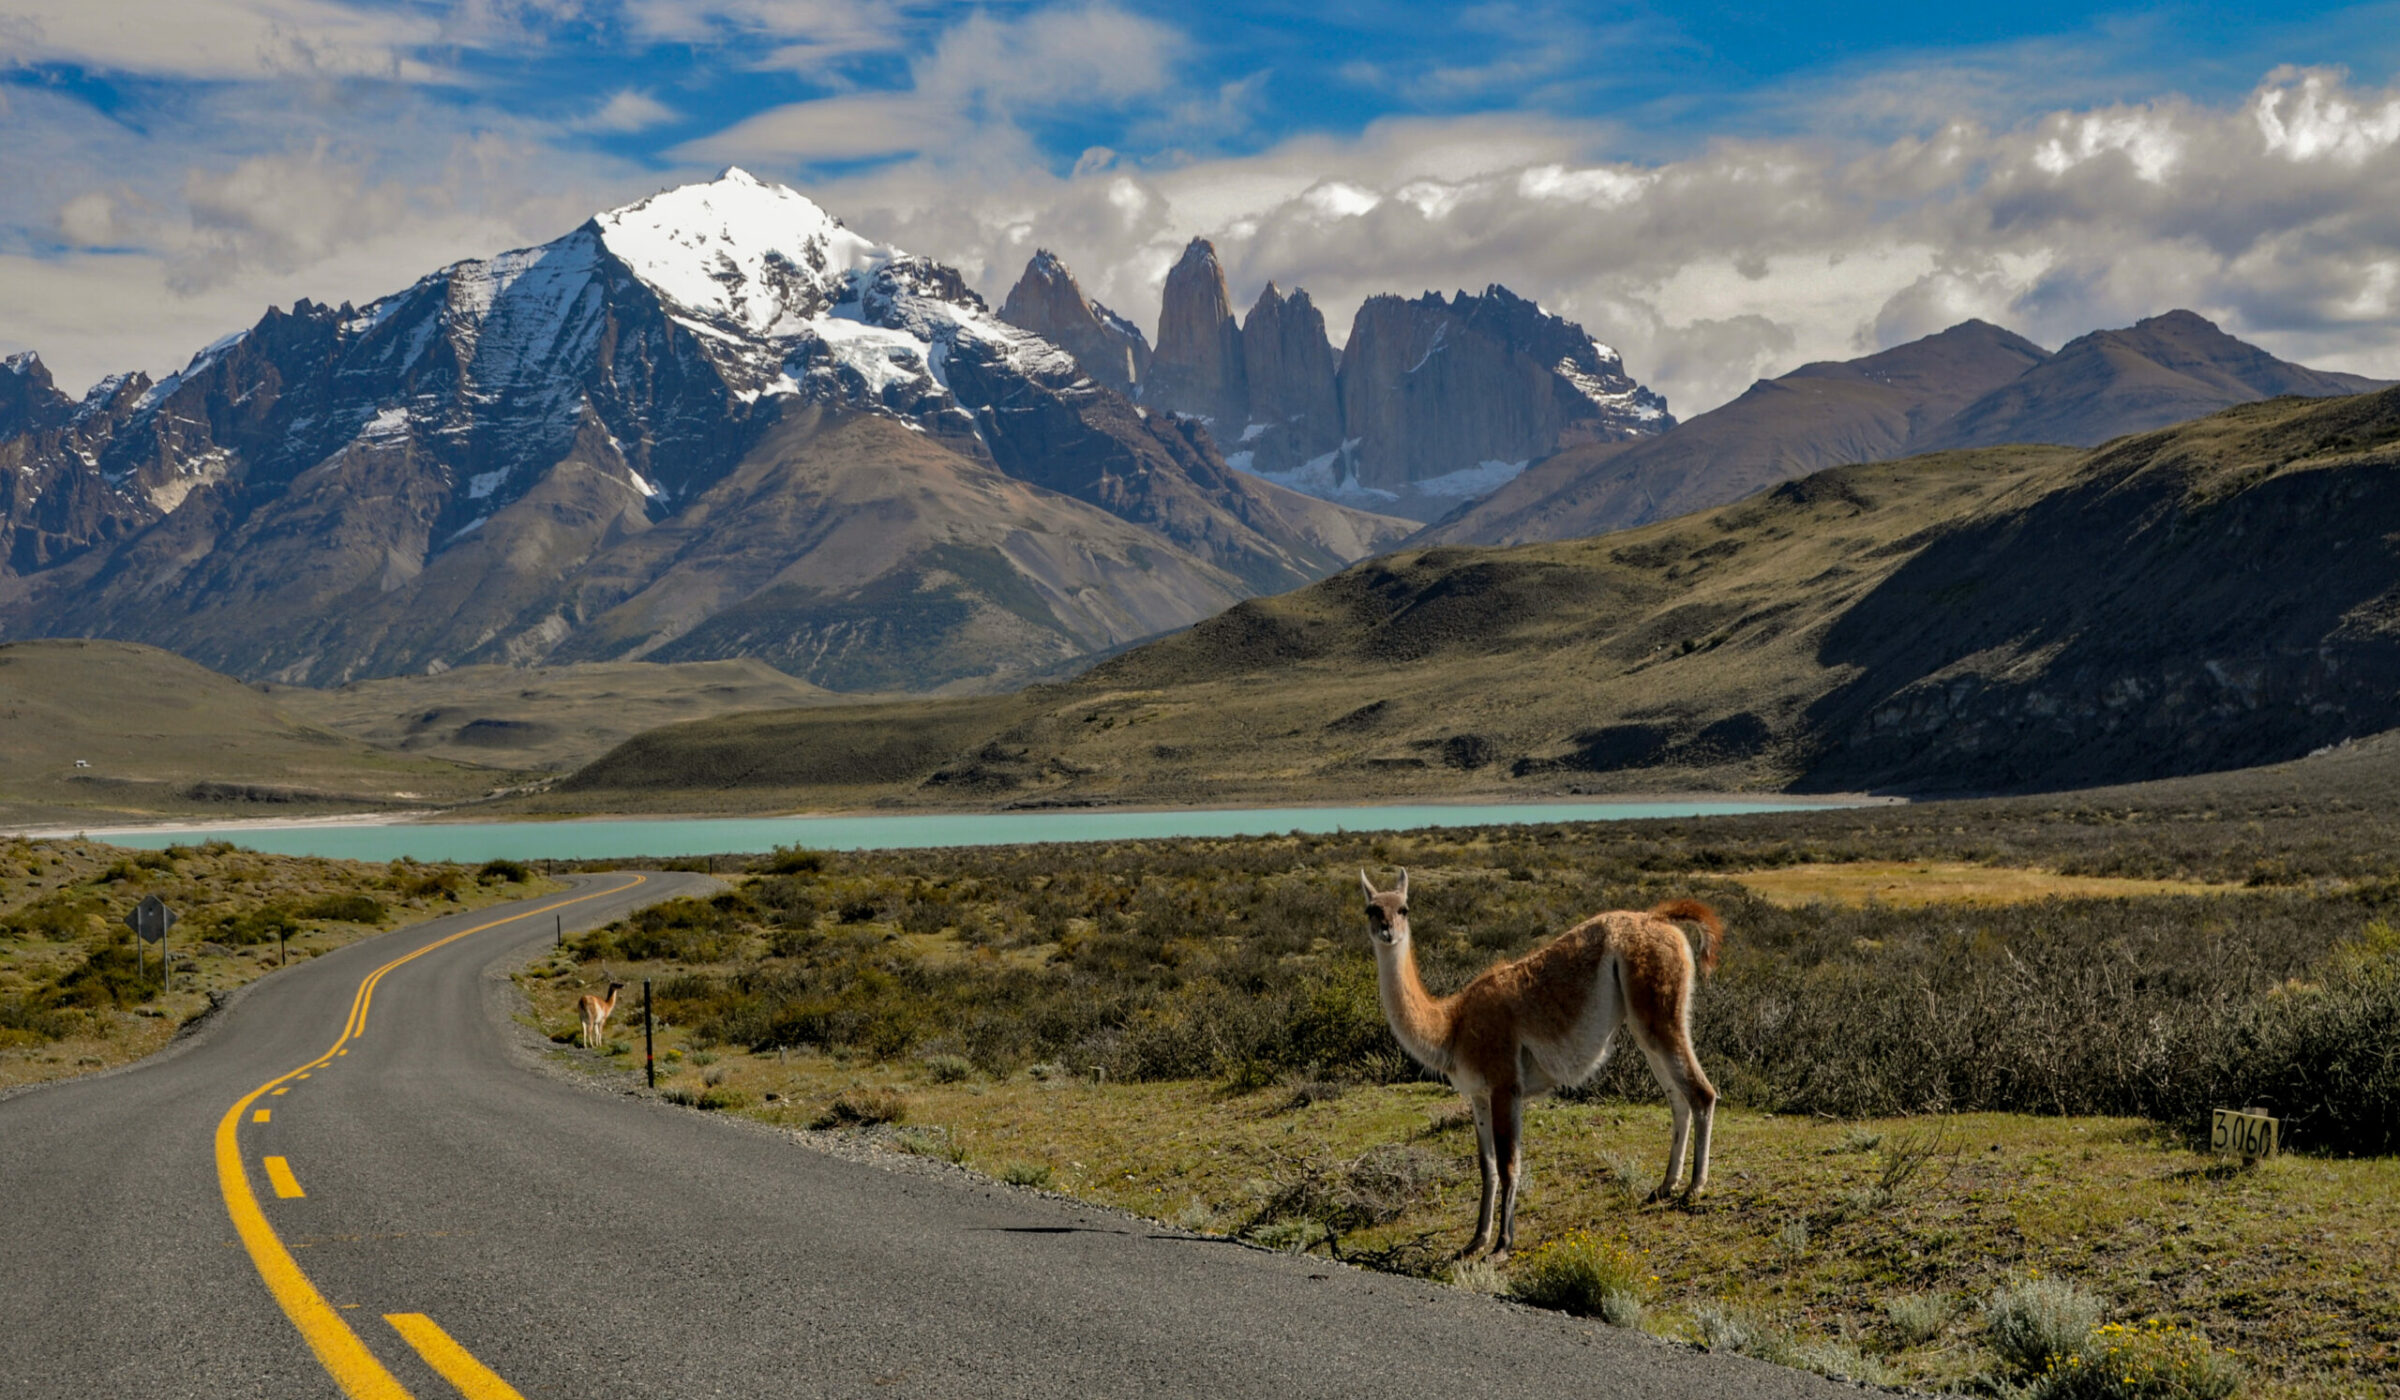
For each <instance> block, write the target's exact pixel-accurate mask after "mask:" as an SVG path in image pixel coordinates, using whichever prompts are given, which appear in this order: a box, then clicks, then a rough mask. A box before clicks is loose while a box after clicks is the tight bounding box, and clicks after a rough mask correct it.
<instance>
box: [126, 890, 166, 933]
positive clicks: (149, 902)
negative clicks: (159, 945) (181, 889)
mask: <svg viewBox="0 0 2400 1400" xmlns="http://www.w3.org/2000/svg"><path fill="white" fill-rule="evenodd" d="M177 917H178V915H177V914H176V913H175V911H174V910H172V909H169V908H168V907H167V902H166V901H165V900H163V899H160V898H159V897H158V896H157V895H154V894H146V895H143V896H142V902H141V903H139V904H136V905H135V906H133V912H132V913H130V914H127V915H126V916H125V923H126V926H127V927H129V928H131V929H132V930H133V931H134V933H135V934H136V935H137V936H138V937H140V939H141V940H142V941H143V942H144V943H156V942H157V941H159V940H160V939H162V938H164V937H166V936H167V930H168V929H171V928H173V927H175V920H176V919H177Z"/></svg>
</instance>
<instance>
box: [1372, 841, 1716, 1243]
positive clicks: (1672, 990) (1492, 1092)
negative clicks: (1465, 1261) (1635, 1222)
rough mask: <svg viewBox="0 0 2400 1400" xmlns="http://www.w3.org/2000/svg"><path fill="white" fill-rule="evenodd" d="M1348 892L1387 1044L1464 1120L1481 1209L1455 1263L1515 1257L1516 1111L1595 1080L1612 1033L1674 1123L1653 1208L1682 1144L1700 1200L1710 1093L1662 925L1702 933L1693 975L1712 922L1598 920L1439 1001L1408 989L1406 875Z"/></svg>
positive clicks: (1693, 912)
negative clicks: (1626, 1037) (1653, 1083)
mask: <svg viewBox="0 0 2400 1400" xmlns="http://www.w3.org/2000/svg"><path fill="white" fill-rule="evenodd" d="M1358 882H1359V884H1360V885H1362V886H1364V887H1365V889H1366V892H1367V932H1368V934H1369V936H1370V937H1371V938H1372V939H1373V941H1374V947H1375V968H1376V974H1377V980H1378V982H1379V983H1380V985H1381V987H1382V992H1383V1014H1384V1018H1385V1019H1386V1020H1388V1021H1389V1022H1391V1027H1392V1034H1393V1035H1395V1036H1397V1037H1399V1040H1400V1046H1401V1048H1402V1049H1404V1050H1406V1051H1407V1052H1408V1053H1409V1055H1410V1056H1411V1057H1412V1058H1414V1059H1415V1060H1416V1061H1417V1062H1418V1063H1419V1064H1421V1065H1423V1066H1425V1067H1426V1068H1427V1069H1430V1070H1432V1071H1433V1072H1434V1073H1436V1074H1439V1075H1443V1076H1445V1077H1447V1078H1448V1079H1449V1081H1450V1082H1451V1084H1452V1085H1454V1086H1456V1088H1457V1089H1458V1091H1459V1093H1460V1094H1462V1095H1464V1096H1465V1097H1466V1100H1467V1106H1468V1107H1469V1108H1470V1109H1472V1110H1473V1112H1474V1114H1475V1137H1476V1149H1477V1150H1476V1164H1477V1166H1478V1167H1480V1168H1481V1170H1482V1173H1483V1199H1482V1206H1481V1210H1480V1213H1479V1214H1478V1215H1477V1217H1476V1221H1475V1237H1474V1238H1473V1239H1472V1240H1470V1241H1468V1243H1467V1247H1466V1248H1465V1249H1464V1250H1462V1251H1460V1253H1461V1255H1462V1257H1465V1256H1472V1255H1475V1254H1478V1253H1480V1252H1482V1251H1484V1250H1486V1249H1490V1250H1492V1252H1493V1254H1494V1256H1495V1257H1504V1256H1505V1255H1506V1254H1507V1253H1508V1251H1509V1249H1510V1248H1511V1247H1512V1246H1513V1245H1514V1243H1515V1240H1516V1233H1517V1185H1518V1182H1519V1180H1520V1178H1521V1176H1522V1174H1523V1173H1522V1162H1521V1161H1520V1155H1519V1146H1520V1144H1521V1143H1522V1141H1523V1138H1524V1114H1525V1100H1526V1098H1527V1097H1528V1096H1530V1095H1533V1094H1541V1093H1547V1092H1549V1091H1550V1090H1552V1089H1559V1088H1564V1087H1566V1086H1568V1085H1571V1084H1580V1083H1582V1082H1583V1081H1584V1080H1586V1079H1589V1078H1590V1077H1591V1076H1592V1075H1594V1074H1596V1073H1598V1072H1599V1070H1600V1067H1601V1066H1602V1065H1604V1064H1606V1063H1607V1062H1608V1056H1609V1051H1610V1050H1611V1049H1612V1048H1613V1046H1614V1045H1615V1042H1616V1032H1617V1027H1618V1026H1619V1025H1620V1024H1622V1025H1624V1026H1625V1027H1626V1028H1627V1029H1629V1030H1630V1031H1631V1032H1632V1034H1633V1043H1634V1044H1635V1045H1637V1046H1639V1047H1640V1048H1641V1051H1642V1055H1643V1057H1644V1058H1646V1059H1647V1060H1649V1062H1650V1073H1651V1075H1652V1077H1654V1078H1656V1079H1657V1080H1658V1083H1659V1087H1660V1088H1662V1089H1665V1090H1666V1091H1667V1101H1668V1102H1669V1104H1671V1105H1672V1106H1673V1110H1674V1115H1675V1128H1674V1140H1673V1142H1672V1144H1671V1145H1670V1147H1669V1148H1668V1151H1667V1175H1666V1179H1665V1180H1664V1181H1662V1182H1660V1183H1659V1186H1658V1189H1657V1190H1656V1191H1654V1192H1652V1193H1651V1199H1652V1200H1657V1199H1659V1198H1661V1197H1664V1196H1667V1195H1670V1194H1671V1193H1672V1192H1673V1191H1674V1189H1675V1179H1676V1177H1677V1176H1679V1175H1681V1173H1682V1170H1683V1153H1684V1146H1685V1143H1686V1140H1687V1139H1689V1141H1690V1143H1691V1147H1692V1179H1691V1185H1690V1187H1689V1188H1688V1195H1689V1196H1697V1195H1699V1194H1700V1193H1701V1191H1703V1190H1704V1189H1706V1187H1707V1185H1708V1134H1709V1126H1710V1123H1711V1121H1712V1120H1713V1119H1714V1117H1715V1115H1716V1105H1717V1091H1716V1087H1715V1086H1714V1085H1712V1084H1710V1083H1709V1082H1708V1076H1707V1075H1706V1074H1704V1073H1702V1072H1701V1069H1700V1059H1699V1057H1698V1056H1697V1055H1695V1054H1693V1053H1692V1032H1691V1007H1692V982H1693V958H1692V949H1691V945H1690V944H1689V942H1687V941H1686V940H1685V938H1684V933H1683V930H1682V929H1680V928H1678V927H1676V926H1675V923H1674V922H1672V921H1674V920H1685V921H1689V922H1692V923H1696V924H1698V925H1700V927H1701V929H1702V930H1703V931H1704V932H1705V934H1706V941H1705V943H1704V944H1703V946H1702V949H1701V952H1700V957H1699V960H1698V965H1699V968H1700V970H1701V971H1704V972H1714V971H1716V967H1717V949H1718V945H1719V944H1720V943H1721V942H1722V941H1723V939H1724V936H1725V924H1724V921H1723V920H1721V919H1719V918H1718V917H1717V913H1716V911H1715V910H1713V909H1711V908H1709V907H1708V906H1707V905H1705V904H1702V903H1700V902H1699V901H1698V900H1694V899H1677V900H1669V901H1668V902H1666V903H1664V904H1660V905H1658V906H1656V907H1654V908H1652V909H1649V910H1646V911H1639V912H1637V911H1634V910H1616V911H1613V912H1611V913H1606V914H1598V915H1595V916H1593V917H1592V918H1590V919H1587V920H1585V921H1584V922H1582V923H1580V924H1577V925H1576V926H1575V927H1574V928H1571V929H1569V930H1567V931H1566V932H1565V933H1562V934H1560V935H1559V936H1558V937H1557V938H1554V939H1552V940H1551V941H1550V942H1548V943H1546V944H1544V945H1543V946H1541V947H1539V948H1536V949H1534V950H1533V951H1532V952H1530V953H1527V954H1526V955H1525V956H1523V957H1521V958H1517V959H1514V960H1512V961H1508V962H1502V963H1497V964H1495V965H1493V966H1492V967H1490V968H1488V969H1486V970H1485V971H1484V972H1483V973H1482V974H1481V975H1479V976H1477V977H1476V978H1475V980H1474V981H1472V982H1469V983H1468V984H1467V985H1466V986H1465V987H1464V988H1462V989H1460V990H1459V991H1458V992H1456V993H1455V994H1453V995H1450V996H1446V997H1436V996H1433V995H1432V994H1430V993H1428V992H1427V991H1426V990H1425V984H1424V982H1422V981H1420V980H1419V979H1418V976H1417V957H1416V951H1415V949H1414V948H1412V947H1411V946H1410V944H1409V933H1408V872H1407V871H1405V870H1403V871H1401V872H1400V884H1399V885H1398V887H1397V888H1394V889H1391V890H1381V891H1379V890H1377V889H1376V888H1375V884H1374V882H1373V881H1372V880H1369V879H1368V878H1367V873H1366V872H1365V871H1363V870H1362V871H1360V872H1359V874H1358ZM1695 1124H1697V1129H1698V1130H1697V1132H1696V1133H1695V1132H1694V1131H1693V1129H1694V1125H1695Z"/></svg>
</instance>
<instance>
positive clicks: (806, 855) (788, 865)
mask: <svg viewBox="0 0 2400 1400" xmlns="http://www.w3.org/2000/svg"><path fill="white" fill-rule="evenodd" d="M825 860H826V858H825V853H824V852H823V851H812V850H809V849H807V848H805V847H802V846H777V847H776V848H775V850H774V852H773V853H772V854H770V855H769V856H768V857H767V858H766V860H765V862H764V863H763V864H762V865H761V866H760V867H759V868H760V869H762V870H764V871H766V872H767V873H768V874H769V875H814V874H816V873H818V872H819V871H821V870H823V869H824V868H825Z"/></svg>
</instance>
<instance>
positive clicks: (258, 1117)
mask: <svg viewBox="0 0 2400 1400" xmlns="http://www.w3.org/2000/svg"><path fill="white" fill-rule="evenodd" d="M250 1121H251V1122H253V1123H264V1122H266V1121H267V1110H265V1109H263V1108H262V1109H260V1110H259V1111H258V1112H256V1113H253V1114H251V1115H250Z"/></svg>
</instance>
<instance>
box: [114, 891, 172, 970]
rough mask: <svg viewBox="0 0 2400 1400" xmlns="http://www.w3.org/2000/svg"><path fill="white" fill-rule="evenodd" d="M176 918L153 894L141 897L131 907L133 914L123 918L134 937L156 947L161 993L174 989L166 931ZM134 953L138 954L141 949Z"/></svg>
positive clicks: (164, 902)
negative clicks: (168, 957) (138, 901)
mask: <svg viewBox="0 0 2400 1400" xmlns="http://www.w3.org/2000/svg"><path fill="white" fill-rule="evenodd" d="M178 917H179V916H178V915H177V914H176V912H175V911H174V910H172V909H169V908H168V907H167V902H166V901H165V900H163V899H160V898H159V897H158V896H157V895H154V894H146V895H143V896H142V902H141V903H139V904H136V905H135V906H133V912H132V913H130V914H127V915H126V916H125V925H126V927H128V928H130V929H132V930H133V934H134V937H136V938H139V939H140V940H142V942H144V943H155V944H157V945H158V985H159V990H161V991H173V990H174V989H175V980H174V979H175V973H174V969H173V967H172V965H171V964H169V963H168V961H167V930H168V929H171V928H173V927H175V921H176V919H177V918H178ZM134 951H135V952H136V953H137V954H138V953H139V952H141V949H139V948H136V949H135V950H134Z"/></svg>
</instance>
